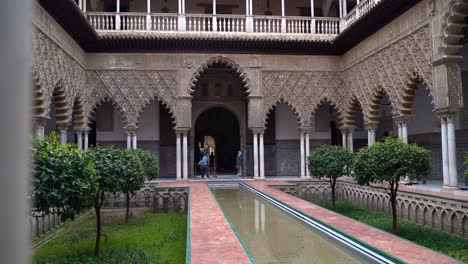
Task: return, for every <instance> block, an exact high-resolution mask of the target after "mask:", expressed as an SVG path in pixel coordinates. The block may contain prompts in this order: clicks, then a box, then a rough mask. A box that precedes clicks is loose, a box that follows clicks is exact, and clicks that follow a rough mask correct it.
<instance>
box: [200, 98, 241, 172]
mask: <svg viewBox="0 0 468 264" xmlns="http://www.w3.org/2000/svg"><path fill="white" fill-rule="evenodd" d="M209 137H211V138H213V139H214V142H215V147H214V148H212V149H211V151H210V152H209V153H210V154H211V153H213V156H211V157H210V163H211V164H210V165H212V164H213V163H214V164H215V165H216V172H217V174H235V173H236V167H235V165H236V163H235V158H236V154H237V151H238V150H239V149H241V134H240V125H239V120H238V119H237V117H236V115H235V114H234V113H233V112H231V111H229V110H228V109H226V108H223V107H219V106H216V107H212V108H209V109H207V110H205V111H204V112H203V113H201V114H200V116H199V117H198V118H197V120H196V123H195V138H194V139H195V148H194V157H195V162H197V161H198V160H200V158H201V154H200V147H202V148H203V147H204V146H205V145H207V142H205V141H206V138H209ZM206 151H207V152H208V150H206ZM214 164H213V165H214ZM197 174H198V173H197Z"/></svg>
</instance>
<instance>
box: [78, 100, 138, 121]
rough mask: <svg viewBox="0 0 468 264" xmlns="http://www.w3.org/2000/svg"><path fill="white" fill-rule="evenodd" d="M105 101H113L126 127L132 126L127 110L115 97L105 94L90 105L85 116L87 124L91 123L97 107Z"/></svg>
mask: <svg viewBox="0 0 468 264" xmlns="http://www.w3.org/2000/svg"><path fill="white" fill-rule="evenodd" d="M103 103H111V104H112V106H113V107H114V109H116V110H117V111H118V112H119V114H120V117H121V118H122V124H123V126H124V128H127V127H130V126H131V124H130V122H129V120H128V116H127V114H126V113H125V110H124V109H123V108H122V106H120V105H119V104H118V103H117V102H116V101H115V100H114V99H112V98H111V97H109V96H104V97H102V98H101V99H99V100H96V101H95V102H93V104H92V105H91V107H90V110H89V114H88V115H87V116H86V117H85V120H86V125H87V126H89V125H90V124H91V122H92V116H93V115H94V113H95V112H96V110H97V108H98V107H99V106H100V105H101V104H103Z"/></svg>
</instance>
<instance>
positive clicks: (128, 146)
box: [127, 131, 132, 149]
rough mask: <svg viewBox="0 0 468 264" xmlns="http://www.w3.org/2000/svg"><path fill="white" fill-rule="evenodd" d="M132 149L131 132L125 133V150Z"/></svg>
mask: <svg viewBox="0 0 468 264" xmlns="http://www.w3.org/2000/svg"><path fill="white" fill-rule="evenodd" d="M131 148H132V132H131V131H127V149H131Z"/></svg>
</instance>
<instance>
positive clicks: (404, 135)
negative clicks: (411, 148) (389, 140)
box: [396, 116, 408, 143]
mask: <svg viewBox="0 0 468 264" xmlns="http://www.w3.org/2000/svg"><path fill="white" fill-rule="evenodd" d="M396 123H397V126H398V137H399V138H401V139H402V140H403V142H405V143H408V117H406V116H405V117H397V118H396Z"/></svg>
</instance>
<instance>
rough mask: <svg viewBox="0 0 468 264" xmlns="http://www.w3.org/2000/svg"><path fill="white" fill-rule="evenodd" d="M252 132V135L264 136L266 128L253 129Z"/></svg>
mask: <svg viewBox="0 0 468 264" xmlns="http://www.w3.org/2000/svg"><path fill="white" fill-rule="evenodd" d="M250 130H252V133H254V134H264V133H265V128H264V127H255V128H251V129H250Z"/></svg>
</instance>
